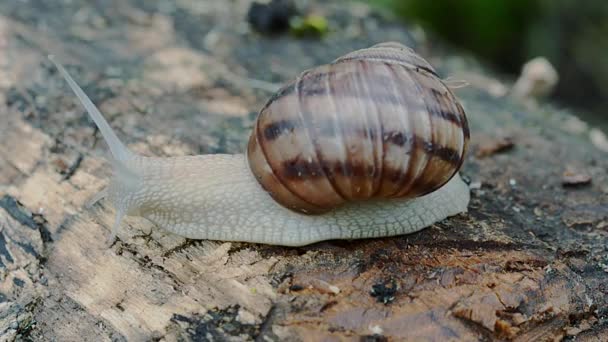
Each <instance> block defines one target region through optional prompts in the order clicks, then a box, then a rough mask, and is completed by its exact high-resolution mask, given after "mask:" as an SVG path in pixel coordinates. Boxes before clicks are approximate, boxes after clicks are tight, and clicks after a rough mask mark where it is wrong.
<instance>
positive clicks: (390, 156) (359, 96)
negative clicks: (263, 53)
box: [247, 42, 469, 214]
mask: <svg viewBox="0 0 608 342" xmlns="http://www.w3.org/2000/svg"><path fill="white" fill-rule="evenodd" d="M468 140H469V129H468V124H467V119H466V116H465V113H464V110H463V108H462V106H461V105H460V103H459V102H458V100H457V99H456V97H455V96H454V94H453V93H452V92H451V91H450V89H449V88H448V87H447V86H446V85H445V84H444V83H443V82H442V81H441V79H440V78H439V76H438V75H437V73H436V71H435V70H434V69H433V67H432V66H431V65H430V64H429V63H428V62H427V61H425V60H424V59H423V58H422V57H420V56H419V55H417V54H416V53H415V52H414V51H413V50H412V49H410V48H408V47H406V46H403V45H401V44H399V43H393V42H389V43H382V44H378V45H374V46H372V47H370V48H367V49H362V50H357V51H354V52H352V53H349V54H347V55H345V56H342V57H340V58H338V59H336V60H335V61H334V62H332V63H331V64H327V65H322V66H319V67H316V68H314V69H310V70H307V71H305V72H303V73H302V74H300V75H299V76H298V77H297V79H296V80H294V81H293V82H291V83H289V84H287V85H285V86H284V87H282V88H281V89H280V90H279V91H278V92H277V93H276V94H274V95H273V96H272V97H271V98H270V99H269V100H268V102H267V103H266V105H265V106H264V107H263V108H262V110H261V111H260V114H259V116H258V119H257V121H256V124H255V126H254V128H253V131H252V134H251V137H250V139H249V144H248V149H247V157H248V161H249V166H250V168H251V170H252V172H253V174H254V175H255V177H256V178H257V179H258V181H259V182H260V184H261V185H262V187H263V188H264V189H265V190H266V191H268V192H269V193H270V195H271V196H272V197H273V198H274V199H275V200H276V201H277V202H278V203H280V204H282V205H283V206H285V207H287V208H290V209H293V210H296V211H300V212H303V213H309V214H318V213H323V212H326V211H328V210H331V209H332V208H334V207H337V206H339V205H341V204H343V203H345V202H348V201H360V200H369V199H382V198H385V199H386V198H413V197H417V196H422V195H424V194H427V193H430V192H432V191H434V190H436V189H438V188H439V187H441V186H442V185H444V184H445V183H446V182H448V181H449V180H450V179H451V178H452V177H453V176H454V175H455V174H456V172H457V171H458V169H459V168H460V166H461V165H462V162H463V159H464V155H465V153H466V150H467V144H468Z"/></svg>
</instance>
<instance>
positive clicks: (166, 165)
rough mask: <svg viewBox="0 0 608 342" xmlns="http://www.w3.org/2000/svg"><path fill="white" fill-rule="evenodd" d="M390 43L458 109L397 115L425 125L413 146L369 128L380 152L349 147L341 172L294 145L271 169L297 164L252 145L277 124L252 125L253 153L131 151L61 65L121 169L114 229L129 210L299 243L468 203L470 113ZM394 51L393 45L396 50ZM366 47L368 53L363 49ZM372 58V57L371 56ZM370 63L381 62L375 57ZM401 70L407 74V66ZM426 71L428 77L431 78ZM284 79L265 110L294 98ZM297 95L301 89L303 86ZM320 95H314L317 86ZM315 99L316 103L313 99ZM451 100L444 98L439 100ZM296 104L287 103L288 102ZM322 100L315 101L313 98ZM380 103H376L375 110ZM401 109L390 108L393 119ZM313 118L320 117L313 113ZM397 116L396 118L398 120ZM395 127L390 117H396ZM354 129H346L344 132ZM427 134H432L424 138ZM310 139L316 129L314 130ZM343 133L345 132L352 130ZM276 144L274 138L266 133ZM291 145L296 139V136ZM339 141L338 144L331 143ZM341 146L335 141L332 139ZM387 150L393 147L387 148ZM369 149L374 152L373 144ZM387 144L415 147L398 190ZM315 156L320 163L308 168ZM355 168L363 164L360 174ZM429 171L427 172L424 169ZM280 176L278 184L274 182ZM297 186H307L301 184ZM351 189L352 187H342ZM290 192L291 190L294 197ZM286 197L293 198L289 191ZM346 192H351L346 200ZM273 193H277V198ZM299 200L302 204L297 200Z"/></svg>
mask: <svg viewBox="0 0 608 342" xmlns="http://www.w3.org/2000/svg"><path fill="white" fill-rule="evenodd" d="M374 48H376V47H372V48H370V49H367V50H371V51H372V52H374V50H373V49H374ZM387 48H388V49H392V50H391V51H390V52H391V54H393V53H396V54H399V53H402V52H404V51H405V53H406V57H407V58H406V59H405V60H404V59H401V60H400V61H397V62H398V63H401V64H402V65H401V67H403V68H406V69H408V68H409V69H408V70H409V71H408V72H412V70H413V72H418V71H419V70H418V69H416V68H417V65H421V66H422V67H423V68H422V69H426V68H430V69H428V70H430V71H424V70H423V72H427V73H429V74H428V75H425V76H423V77H422V78H421V79H415V78H411V79H410V82H411V84H410V85H412V86H416V87H420V86H421V85H422V88H419V89H424V87H426V86H428V85H432V86H433V87H437V88H438V89H437V91H435V92H433V94H448V95H449V98H448V99H447V100H445V99H440V100H445V101H447V102H450V103H447V102H446V103H447V104H448V105H449V106H451V107H450V108H449V109H450V111H449V113H451V114H450V115H452V114H454V113H456V115H458V118H457V119H456V120H455V121H454V120H453V116H451V117H450V119H446V118H445V117H443V116H445V115H443V114H445V113H448V111H440V110H434V109H431V112H433V111H434V112H433V113H432V114H433V115H434V116H435V118H433V119H426V121H424V119H423V120H422V121H415V120H414V121H411V120H410V121H408V122H404V121H403V120H401V121H402V123H403V124H404V125H405V127H406V128H409V127H411V126H412V125H414V126H416V125H417V127H416V129H417V130H419V131H420V132H421V133H420V134H421V135H414V134H413V135H412V139H410V140H408V139H407V138H406V139H401V140H400V141H402V142H403V141H405V142H407V141H410V142H413V145H407V143H400V144H397V146H396V147H395V146H393V147H390V146H388V145H386V144H383V143H382V141H383V140H386V141H388V142H389V143H390V141H392V140H394V139H392V140H391V139H390V137H392V136H394V134H393V133H391V134H389V138H388V139H385V136H384V135H383V134H382V133H377V132H376V133H375V134H376V135H374V133H370V134H363V137H359V138H370V137H371V138H374V139H376V141H377V142H378V144H376V145H373V144H368V146H371V147H372V148H371V149H372V150H374V149H375V151H376V152H377V153H371V154H369V155H370V156H374V157H372V158H371V159H370V158H360V159H356V158H355V159H353V158H350V157H351V155H348V157H349V159H348V160H349V161H348V162H345V163H343V164H342V166H341V167H344V165H348V172H344V168H342V169H341V170H342V172H337V170H336V169H330V168H327V167H326V165H333V164H332V163H331V160H332V159H331V158H324V157H322V156H320V155H318V154H309V155H306V154H304V153H303V152H300V153H298V152H296V153H295V154H296V155H297V154H299V155H300V157H301V159H302V160H304V164H298V166H297V167H296V168H295V169H292V170H287V173H275V172H277V171H278V172H281V171H285V170H280V169H279V170H277V169H276V167H274V166H276V165H291V164H289V162H288V163H287V164H280V163H279V164H277V162H275V160H274V159H270V161H267V160H266V159H264V160H260V156H262V154H260V152H259V151H257V152H256V150H258V149H264V148H266V149H268V147H269V146H270V145H268V144H267V145H266V146H262V147H261V148H260V147H259V146H261V145H257V143H258V142H256V138H259V139H257V140H263V139H266V138H269V137H270V138H276V137H277V136H280V135H281V134H283V133H285V132H281V131H280V130H279V131H276V130H275V131H272V132H271V134H270V135H266V136H264V135H259V134H256V130H255V129H254V133H253V134H252V138H251V139H250V144H249V155H248V157H249V158H247V157H246V156H245V155H241V154H236V155H226V154H218V155H200V156H189V157H171V158H154V157H142V156H138V155H135V154H133V153H131V152H130V151H128V150H127V149H126V148H125V147H124V145H123V144H122V143H120V141H119V140H118V138H117V137H116V135H115V134H114V133H113V132H112V130H111V128H110V126H109V125H108V124H107V123H106V122H105V120H104V119H103V117H102V116H101V114H100V113H99V112H98V111H97V109H96V108H95V106H94V105H93V104H92V103H91V102H90V100H88V98H87V97H86V95H85V94H84V93H83V92H82V90H80V88H79V87H78V86H77V85H76V83H75V82H74V81H73V80H72V79H71V78H70V77H69V75H68V74H67V72H66V71H65V70H64V69H63V68H62V67H61V66H60V65H57V66H58V68H59V70H60V71H61V73H62V74H63V75H64V77H65V78H66V79H67V80H68V83H69V84H70V86H71V88H72V89H73V90H74V91H75V92H76V94H77V95H78V97H79V99H80V100H81V102H82V103H83V104H84V106H85V108H86V109H87V111H88V112H89V114H90V115H91V117H92V118H93V119H94V121H95V122H96V124H97V125H98V126H99V128H100V131H101V132H102V134H103V136H104V138H105V139H106V141H107V142H108V145H109V146H110V149H111V151H112V154H113V156H114V158H115V160H114V163H113V164H114V171H115V172H114V173H115V174H114V177H113V178H112V180H111V182H110V184H109V187H108V197H109V199H110V201H111V202H112V203H113V205H114V206H115V208H116V210H117V218H116V223H115V225H114V229H113V233H115V232H116V230H117V229H118V227H119V225H120V221H121V218H122V216H123V215H125V214H129V215H138V216H142V217H145V218H147V219H149V220H151V221H152V222H154V223H155V224H157V225H158V226H160V227H162V228H164V229H166V230H168V231H170V232H173V233H176V234H178V235H181V236H184V237H187V238H192V239H212V240H224V241H247V242H257V243H267V244H277V245H289V246H298V245H305V244H309V243H313V242H316V241H321V240H328V239H355V238H369V237H381V236H393V235H399V234H407V233H412V232H415V231H418V230H420V229H422V228H424V227H427V226H429V225H431V224H433V223H435V222H437V221H440V220H443V219H445V218H446V217H449V216H452V215H456V214H458V213H461V212H465V211H466V210H467V205H468V202H469V189H468V187H467V186H466V184H465V183H464V182H463V181H462V180H461V178H460V177H459V176H458V174H457V171H458V169H459V167H460V165H461V163H462V159H463V157H464V153H465V152H466V144H467V141H468V128H467V126H466V118H465V117H464V112H463V111H462V108H461V107H460V105H459V104H458V103H457V101H456V99H455V98H454V97H453V95H452V94H451V92H450V91H449V89H447V87H445V85H443V83H441V81H440V80H439V79H438V78H436V75H434V71H433V70H432V68H431V67H430V65H428V63H426V62H425V61H424V60H422V59H421V58H420V57H418V56H417V55H415V54H414V53H413V51H411V50H409V49H407V48H405V47H403V46H402V45H397V44H395V43H390V44H383V45H380V49H387ZM393 50H395V51H394V52H393ZM398 50H401V51H398ZM360 51H363V52H365V51H366V50H360ZM358 53H359V54H360V52H358V51H357V52H354V53H351V54H349V55H347V56H345V57H348V56H351V57H354V58H355V59H356V58H357V57H359V56H360V55H357V54H358ZM345 57H342V58H345ZM373 57H374V56H371V57H370V56H369V53H368V56H367V57H366V58H368V59H370V60H372V59H373ZM385 57H386V56H384V57H382V58H385ZM408 58H409V59H408ZM337 62H339V63H349V62H348V61H340V59H338V60H337ZM357 63H360V62H357ZM372 63H373V62H370V65H372ZM379 63H384V64H386V60H379ZM321 68H327V66H321V67H319V68H316V69H312V70H310V71H307V72H305V73H304V74H308V75H310V74H311V73H313V74H314V73H315V71H318V70H322V69H321ZM372 68H376V66H375V64H373V66H372ZM386 70H388V69H386ZM304 74H303V75H302V76H300V77H299V78H298V80H296V82H294V83H293V84H295V87H293V88H294V89H296V91H297V90H298V88H299V89H300V90H301V89H303V88H302V87H301V86H299V84H301V83H302V82H300V81H299V80H301V79H302V77H303V76H304ZM403 75H406V76H407V75H408V74H407V73H405V74H403ZM389 76H390V75H389ZM407 77H410V76H407ZM435 78H436V79H437V80H435ZM425 80H426V81H428V82H426V83H425ZM326 81H327V80H326ZM347 83H350V82H347ZM304 86H306V85H304ZM440 87H441V88H440ZM288 88H289V86H287V87H285V88H284V89H283V91H282V92H279V93H278V94H276V95H275V96H274V97H273V98H271V100H270V101H269V103H268V104H267V106H265V109H264V110H267V109H268V107H272V106H273V104H274V103H278V102H276V101H279V100H278V99H280V98H281V97H283V99H284V100H285V99H288V96H289V95H287V96H285V93H286V92H285V89H288ZM387 88H394V90H395V91H397V90H398V89H399V87H395V85H394V84H393V85H390V86H388V87H387ZM326 89H329V88H326ZM347 93H348V92H347ZM301 94H302V93H301V92H300V93H299V95H301ZM370 94H371V93H370ZM395 94H396V93H395ZM314 95H318V93H315V94H314ZM334 95H336V94H334ZM342 95H348V94H342ZM418 96H419V97H418V98H419V99H421V100H416V98H417V96H414V97H407V99H408V101H410V102H409V103H410V104H414V105H415V106H416V108H417V109H423V107H427V108H428V106H427V103H426V102H424V101H427V100H428V99H425V98H424V93H419V94H418ZM372 97H373V96H371V97H370V96H368V97H367V98H366V99H365V100H362V101H371V102H369V103H366V104H361V105H360V106H357V105H355V104H353V105H352V107H351V108H353V109H355V108H367V109H368V110H369V109H370V108H372V106H373V105H374V104H373V98H372ZM302 99H303V97H302V96H299V100H300V102H299V104H300V105H301V104H302V101H301V100H302ZM309 100H310V99H309ZM312 101H313V102H314V99H312ZM403 101H405V97H403V98H402V99H397V100H393V101H389V102H390V103H389V105H390V106H391V109H390V110H389V111H388V112H390V113H392V114H390V115H397V114H399V106H400V105H404V103H402V102H403ZM412 101H413V102H412ZM420 101H422V102H420ZM452 102H453V103H452ZM336 103H337V104H338V105H339V106H341V105H342V104H341V102H340V101H336V102H334V105H335V104H336ZM446 103H441V105H440V107H441V106H443V105H445V104H446ZM405 104H407V103H405ZM361 106H363V107H361ZM421 106H422V107H421ZM291 107H292V106H290V105H288V106H287V107H284V108H291ZM317 108H319V107H318V106H317ZM297 109H298V111H299V113H298V115H301V111H302V108H297ZM372 109H373V108H372ZM264 110H262V112H261V115H260V117H261V118H262V119H266V121H265V123H266V124H270V125H272V124H273V122H276V120H275V119H274V117H273V118H272V119H271V120H267V117H268V116H269V115H266V118H264V116H265V114H264ZM375 110H376V111H377V112H379V110H378V109H375ZM356 111H357V110H356V109H355V110H354V112H353V110H351V111H350V113H351V114H353V113H354V116H351V119H350V120H349V122H350V123H351V124H353V126H352V127H354V128H353V129H354V130H353V131H352V132H354V131H360V129H358V128H357V127H356V126H357V124H358V123H359V122H357V120H356V117H357V115H356ZM401 113H402V114H403V115H405V114H407V112H406V113H403V110H402V111H401ZM390 115H389V116H390ZM270 116H272V115H270ZM380 116H381V115H379V116H378V117H380ZM395 117H396V116H393V118H395ZM442 117H443V118H442ZM273 120H274V121H273ZM290 120H291V119H290V118H289V115H288V116H287V117H285V118H284V121H281V122H283V123H285V122H288V121H290ZM459 120H460V121H459ZM317 121H318V120H317ZM444 121H445V122H444ZM260 122H261V121H258V123H257V124H256V125H258V126H259V125H264V123H263V122H262V123H260ZM293 122H294V121H291V124H286V125H283V126H281V125H279V126H280V127H281V128H285V127H287V129H286V132H287V136H284V137H282V138H284V141H283V143H282V144H281V145H280V146H286V147H287V148H292V147H293V146H289V144H286V142H289V141H291V142H292V143H293V142H294V141H296V142H298V139H297V138H295V137H296V136H297V135H294V134H291V133H294V132H295V133H297V131H298V127H295V126H294V125H293ZM302 122H305V121H300V123H302ZM312 122H313V123H314V122H315V119H314V118H313V121H312ZM290 125H291V126H290ZM396 125H397V126H398V124H396ZM296 126H297V125H296ZM391 126H393V125H392V124H391ZM256 127H257V126H256ZM272 127H276V126H272ZM300 127H302V126H300ZM311 127H312V128H314V127H316V126H315V125H314V124H313V126H309V127H308V128H309V129H308V130H307V133H308V135H307V136H308V138H310V136H311V132H312V133H315V132H314V129H313V130H312V131H311V130H310V128H311ZM377 127H379V126H377ZM262 132H268V130H266V131H264V130H262ZM289 132H291V133H289ZM319 132H320V131H319ZM352 132H351V133H352ZM458 132H460V133H458ZM275 133H276V134H275ZM317 133H318V132H317ZM349 134H350V133H349ZM349 134H346V135H345V137H346V136H348V135H349ZM378 134H379V135H378ZM414 137H416V139H414ZM425 137H426V138H428V139H425ZM359 138H357V137H354V138H352V139H353V140H352V141H350V142H351V143H354V145H353V144H350V145H349V146H351V147H352V148H351V149H350V150H348V151H351V150H353V151H355V150H359V149H364V150H365V148H361V147H358V146H356V143H355V141H356V140H357V139H359ZM313 139H317V138H315V137H313ZM346 139H349V138H348V137H346ZM270 140H273V139H270ZM427 140H428V141H427ZM416 141H418V142H425V141H427V144H424V146H418V147H417V146H416ZM264 143H269V141H265V142H262V144H264ZM270 143H271V144H272V143H273V142H272V141H270ZM433 144H434V145H433ZM292 145H295V146H297V145H298V144H297V143H296V144H292ZM335 146H338V145H337V144H334V147H335ZM404 146H406V147H404ZM408 146H409V147H408ZM275 147H276V146H275ZM275 147H271V148H275ZM298 148H299V147H298ZM395 148H396V149H395ZM404 149H405V150H404ZM446 149H449V150H450V151H451V154H446V153H445V151H446ZM313 150H314V149H313ZM335 150H336V148H334V151H335ZM387 150H388V153H384V154H382V153H381V152H386V151H387ZM276 151H277V150H276V148H275V152H276ZM318 151H319V150H318V149H317V152H318ZM342 151H345V149H342ZM366 151H368V152H369V151H370V149H367V150H366ZM437 151H441V153H435V152H437ZM276 153H279V156H281V157H285V160H291V159H289V158H292V157H293V155H289V153H291V152H281V151H279V152H276ZM391 153H393V154H406V155H408V156H414V157H411V158H410V159H411V160H410V162H411V161H412V160H413V161H418V163H419V164H420V165H416V164H415V165H414V166H413V167H410V166H408V165H409V164H408V163H407V158H404V157H402V158H401V159H400V160H399V163H400V164H403V165H402V166H400V167H402V168H403V170H402V171H401V172H399V173H397V174H395V172H393V173H392V174H394V177H393V181H394V182H396V183H399V184H400V185H401V186H402V188H401V189H399V190H387V188H388V187H387V186H386V184H388V183H390V182H389V181H388V180H386V181H384V180H383V178H382V177H381V176H379V175H378V173H379V172H378V171H379V170H380V169H385V170H386V169H388V167H387V166H386V165H389V164H390V163H391V161H390V160H388V161H386V163H383V162H384V161H385V160H384V159H385V158H386V156H390V155H391ZM433 153H435V155H434V154H433ZM281 154H282V155H281ZM268 155H269V153H264V154H263V157H264V158H266V157H267V156H268ZM314 158H317V159H314ZM313 159H314V160H313ZM358 160H359V161H362V163H365V161H366V160H373V161H374V162H375V164H374V166H373V167H368V166H366V165H365V164H362V165H357V161H358ZM279 161H280V162H282V159H280V158H279ZM326 162H328V163H326ZM292 164H293V163H292ZM334 164H335V163H334ZM269 165H272V166H273V167H271V166H269ZM311 165H316V166H315V167H312V166H311ZM250 167H251V168H250ZM294 170H295V173H294ZM356 170H363V171H361V172H360V173H359V174H357V171H356ZM252 171H253V172H252ZM318 171H321V172H322V173H323V175H322V176H323V177H325V178H321V176H320V175H318V174H317V172H318ZM282 175H283V176H284V175H292V176H294V178H300V179H296V182H295V185H293V184H291V185H288V186H287V187H285V185H284V184H285V179H283V178H281V177H282ZM353 175H354V176H357V177H359V179H358V183H356V184H353V183H352V182H350V183H349V182H347V183H348V184H347V183H344V179H342V180H341V181H342V183H340V180H336V178H337V177H345V176H353ZM412 175H416V177H417V178H418V181H419V182H422V183H424V186H420V183H418V185H416V182H410V181H411V180H412V179H411V176H412ZM425 175H427V176H429V177H430V178H425V177H426V176H425ZM332 176H334V177H332ZM408 176H409V177H408ZM269 179H270V181H269ZM361 179H363V180H361ZM258 180H259V181H260V182H261V183H262V186H261V185H260V183H258ZM332 181H333V182H332ZM387 182H388V183H387ZM277 183H278V185H279V188H276V186H277ZM315 183H316V184H319V183H321V190H331V191H337V192H338V193H339V194H338V195H334V196H333V197H332V196H331V194H329V195H328V193H325V194H322V195H320V196H318V195H319V193H317V190H314V189H313V190H312V191H311V190H310V189H311V184H312V185H315ZM330 183H331V184H330ZM340 184H342V185H344V184H346V187H340ZM404 184H405V187H404ZM281 186H282V187H283V188H281ZM301 189H305V190H306V191H304V192H298V190H301ZM349 189H350V190H349ZM404 189H405V190H404ZM321 190H319V191H321ZM286 191H287V192H288V193H291V195H290V194H288V196H287V202H285V198H281V196H282V195H285V193H286ZM348 191H350V193H349V194H346V193H347V192H348ZM269 192H270V193H269ZM429 192H430V193H429ZM362 193H363V194H362ZM377 193H380V194H381V196H375V194H377ZM382 193H384V195H382ZM294 194H295V195H296V196H295V197H293V195H294ZM301 194H304V196H300V195H301ZM309 194H313V195H315V194H316V195H317V198H321V199H329V200H332V198H333V199H336V198H340V199H341V200H340V201H330V202H333V203H330V204H329V205H327V203H321V204H318V203H315V202H314V198H313V199H311V198H310V197H306V196H307V195H309ZM290 196H292V197H291V198H289V197H290ZM313 197H314V196H313ZM345 197H353V198H347V200H344V198H345ZM412 197H414V198H412ZM294 198H295V199H294ZM275 199H277V200H279V201H280V202H281V204H279V203H278V202H277V201H275ZM362 199H365V200H362ZM302 203H303V204H304V205H303V206H299V205H297V204H302ZM288 208H291V209H288ZM292 209H293V210H292ZM302 212H315V213H316V214H315V215H307V214H303V213H302Z"/></svg>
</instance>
